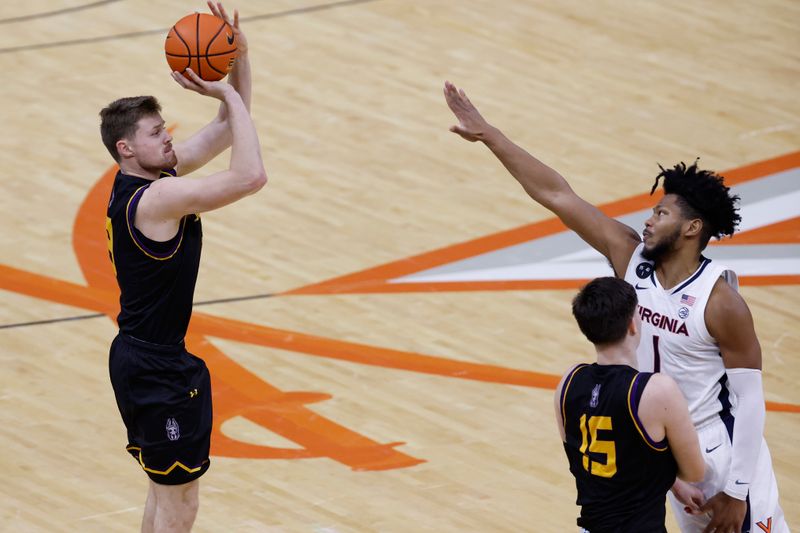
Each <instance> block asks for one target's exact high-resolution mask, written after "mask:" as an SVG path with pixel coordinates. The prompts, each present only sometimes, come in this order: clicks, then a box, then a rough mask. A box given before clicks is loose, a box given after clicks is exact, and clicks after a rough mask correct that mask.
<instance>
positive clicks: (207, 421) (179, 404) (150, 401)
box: [108, 333, 212, 485]
mask: <svg viewBox="0 0 800 533" xmlns="http://www.w3.org/2000/svg"><path fill="white" fill-rule="evenodd" d="M108 366H109V372H110V374H111V385H112V386H113V387H114V396H115V397H116V399H117V407H118V408H119V412H120V414H121V415H122V421H123V422H124V423H125V427H126V428H127V430H128V446H127V447H126V449H127V451H128V452H130V454H131V455H132V456H133V458H134V459H136V461H137V462H138V463H139V465H140V466H141V467H142V469H144V471H145V472H147V475H148V476H150V479H152V480H153V481H154V482H156V483H160V484H162V485H180V484H183V483H188V482H190V481H192V480H194V479H197V478H199V477H200V476H202V475H203V474H204V473H205V472H206V470H208V467H209V465H210V461H209V457H208V453H209V448H210V444H211V424H212V412H211V378H210V376H209V373H208V368H206V364H205V362H203V360H202V359H200V358H199V357H195V356H194V355H192V354H190V353H189V352H187V351H186V348H185V347H184V345H183V344H179V345H162V344H152V343H149V342H145V341H142V340H139V339H136V338H134V337H131V336H129V335H125V334H124V333H120V334H119V335H117V337H116V338H115V339H114V342H112V343H111V351H110V353H109V360H108Z"/></svg>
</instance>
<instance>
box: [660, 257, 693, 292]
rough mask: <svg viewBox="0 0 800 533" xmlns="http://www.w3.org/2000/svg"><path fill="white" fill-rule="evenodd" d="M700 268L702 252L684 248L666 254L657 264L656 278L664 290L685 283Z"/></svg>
mask: <svg viewBox="0 0 800 533" xmlns="http://www.w3.org/2000/svg"><path fill="white" fill-rule="evenodd" d="M699 266H700V252H699V251H697V250H693V249H692V250H690V249H688V248H683V249H680V250H674V251H671V252H668V253H667V254H664V256H663V257H661V258H660V259H659V261H658V263H657V264H656V276H657V277H658V282H659V283H660V284H661V286H662V287H663V288H664V289H671V288H673V287H675V286H676V285H678V284H679V283H681V282H682V281H685V280H686V279H687V278H689V277H690V276H691V275H692V274H694V273H695V272H696V271H697V268H698V267H699Z"/></svg>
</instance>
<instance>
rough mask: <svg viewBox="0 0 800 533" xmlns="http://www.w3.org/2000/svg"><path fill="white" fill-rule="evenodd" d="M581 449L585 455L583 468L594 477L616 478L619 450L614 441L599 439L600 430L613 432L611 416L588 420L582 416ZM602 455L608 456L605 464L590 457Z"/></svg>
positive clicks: (594, 417)
mask: <svg viewBox="0 0 800 533" xmlns="http://www.w3.org/2000/svg"><path fill="white" fill-rule="evenodd" d="M580 427H581V448H580V451H581V453H582V454H583V468H584V470H586V471H587V472H589V473H590V474H592V475H595V476H600V477H614V474H616V473H617V448H616V446H614V441H613V440H602V439H598V438H597V432H598V431H599V430H611V429H613V428H612V425H611V417H610V416H590V417H589V420H588V421H587V420H586V415H585V414H582V415H581V424H580ZM587 450H588V452H589V453H592V454H601V455H605V456H606V460H605V463H601V462H598V461H596V460H593V459H592V458H591V457H589V453H587ZM595 456H596V455H595Z"/></svg>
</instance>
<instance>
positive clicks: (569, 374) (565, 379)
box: [556, 363, 589, 396]
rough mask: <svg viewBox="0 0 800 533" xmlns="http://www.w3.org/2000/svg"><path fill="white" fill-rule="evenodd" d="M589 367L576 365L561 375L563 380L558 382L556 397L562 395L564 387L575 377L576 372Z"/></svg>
mask: <svg viewBox="0 0 800 533" xmlns="http://www.w3.org/2000/svg"><path fill="white" fill-rule="evenodd" d="M587 366H589V363H575V364H574V365H572V366H570V367H569V368H568V369H567V371H566V372H564V374H562V375H561V380H560V381H559V382H558V385H557V386H556V396H559V395H560V394H561V390H562V389H563V388H564V385H565V384H566V383H567V382H568V381H569V380H570V378H572V376H574V375H575V373H576V372H578V371H579V370H581V369H583V368H585V367H587Z"/></svg>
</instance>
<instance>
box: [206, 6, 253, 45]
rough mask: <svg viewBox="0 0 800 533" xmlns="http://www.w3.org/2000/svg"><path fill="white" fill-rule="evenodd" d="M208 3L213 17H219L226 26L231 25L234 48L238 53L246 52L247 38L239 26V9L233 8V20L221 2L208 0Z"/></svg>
mask: <svg viewBox="0 0 800 533" xmlns="http://www.w3.org/2000/svg"><path fill="white" fill-rule="evenodd" d="M206 3H207V4H208V9H210V10H211V13H212V14H213V15H214V16H215V17H219V18H221V19H222V20H224V21H225V23H226V24H228V26H230V27H231V29H232V30H233V35H234V37H235V38H236V48H237V49H238V50H239V55H242V54H246V53H247V38H246V37H245V36H244V32H243V31H242V29H241V28H239V10H238V9H234V10H233V21H231V18H230V17H229V16H228V12H227V11H225V7H224V6H223V5H222V2H212V1H211V0H208V2H206Z"/></svg>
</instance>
